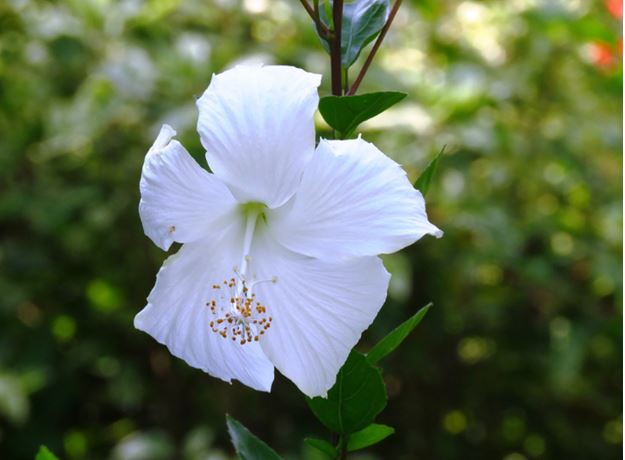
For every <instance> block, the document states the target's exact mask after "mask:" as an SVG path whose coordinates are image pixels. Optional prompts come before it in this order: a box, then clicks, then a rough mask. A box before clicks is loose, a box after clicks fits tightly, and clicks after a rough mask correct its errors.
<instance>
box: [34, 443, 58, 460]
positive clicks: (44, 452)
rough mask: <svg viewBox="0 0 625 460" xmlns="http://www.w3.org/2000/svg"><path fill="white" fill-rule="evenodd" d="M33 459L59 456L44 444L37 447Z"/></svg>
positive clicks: (47, 459)
mask: <svg viewBox="0 0 625 460" xmlns="http://www.w3.org/2000/svg"><path fill="white" fill-rule="evenodd" d="M35 460H59V458H58V457H57V456H56V455H54V454H53V453H52V452H50V449H48V448H47V447H46V446H41V447H39V452H37V455H36V456H35Z"/></svg>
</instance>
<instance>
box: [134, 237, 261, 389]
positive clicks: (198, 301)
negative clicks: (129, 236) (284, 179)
mask: <svg viewBox="0 0 625 460" xmlns="http://www.w3.org/2000/svg"><path fill="white" fill-rule="evenodd" d="M229 240H232V241H229ZM237 242H240V240H238V239H235V238H228V239H227V240H226V241H221V242H219V243H216V242H214V241H211V242H197V243H189V244H185V245H184V246H183V247H182V248H181V249H180V251H179V252H178V253H177V254H175V255H173V256H171V257H169V258H168V259H167V260H166V261H165V263H164V264H163V267H162V268H161V270H160V271H159V273H158V276H157V280H156V285H155V286H154V289H153V290H152V292H151V293H150V295H149V297H148V304H147V306H146V307H145V308H144V309H143V310H142V311H141V312H139V314H138V315H137V316H136V317H135V327H136V328H137V329H140V330H142V331H145V332H147V333H148V334H150V335H151V336H152V337H154V338H155V339H156V340H158V341H159V342H160V343H162V344H164V345H167V347H168V348H169V350H170V352H171V353H172V354H173V355H175V356H177V357H179V358H182V359H184V360H185V361H186V362H187V364H189V365H190V366H193V367H196V368H198V369H202V370H203V371H205V372H208V373H209V374H211V375H212V376H214V377H218V378H220V379H222V380H225V381H226V382H230V380H231V379H237V380H239V381H240V382H242V383H244V384H245V385H248V386H250V387H252V388H255V389H257V390H262V391H269V390H270V389H271V383H272V381H273V365H272V364H271V362H270V361H269V360H268V359H267V357H266V356H265V354H264V353H263V351H262V350H261V348H260V345H259V344H258V343H247V344H245V345H240V344H239V342H238V341H236V342H233V341H232V340H230V338H223V337H221V336H220V335H218V334H217V333H215V332H213V331H212V330H211V327H210V326H209V323H210V321H211V320H215V315H213V314H212V313H211V311H210V308H209V307H207V306H206V302H208V301H210V300H213V299H215V300H217V299H216V292H217V291H216V290H214V289H213V288H212V286H213V285H214V284H219V283H223V281H224V280H227V279H230V278H232V277H233V276H234V274H233V267H234V266H235V265H236V264H237V263H239V262H240V261H238V260H237V257H240V254H239V255H238V256H237V250H236V248H237V244H235V243H237ZM241 248H242V243H241ZM241 248H239V249H241Z"/></svg>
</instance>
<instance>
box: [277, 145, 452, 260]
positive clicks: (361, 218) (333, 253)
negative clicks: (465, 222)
mask: <svg viewBox="0 0 625 460" xmlns="http://www.w3.org/2000/svg"><path fill="white" fill-rule="evenodd" d="M268 218H269V219H270V222H271V231H272V232H273V234H274V235H275V237H276V238H277V239H278V240H279V241H280V243H282V244H284V245H285V246H287V247H288V248H289V249H292V250H293V251H296V252H300V253H302V254H307V255H309V256H313V257H319V258H323V259H339V258H344V257H350V256H370V255H375V254H384V253H392V252H395V251H397V250H399V249H401V248H403V247H405V246H408V245H409V244H412V243H414V242H415V241H416V240H418V239H419V238H421V237H422V236H423V235H426V234H431V235H435V236H437V237H441V236H442V234H443V232H442V231H440V230H439V229H438V228H436V227H435V226H434V225H432V224H431V223H430V222H429V221H428V218H427V215H426V212H425V202H424V200H423V196H422V195H421V193H420V192H419V191H418V190H415V189H414V187H413V186H412V185H411V184H410V182H409V181H408V178H407V177H406V173H405V172H404V170H403V169H402V168H401V167H400V166H399V165H398V164H397V163H395V162H394V161H393V160H391V159H390V158H389V157H387V156H386V155H384V154H383V153H382V152H380V151H379V150H378V149H377V148H376V147H375V146H374V145H373V144H370V143H368V142H365V141H363V140H362V139H354V140H347V141H324V140H322V141H321V142H320V143H319V146H318V147H317V150H316V151H315V155H314V156H313V159H312V160H311V162H310V163H309V164H308V166H307V168H306V170H305V171H304V176H303V177H302V182H301V184H300V187H299V189H298V191H297V193H296V195H295V196H294V198H293V200H292V201H291V202H289V203H287V205H285V206H283V207H282V208H280V209H276V210H274V211H271V215H269V216H268Z"/></svg>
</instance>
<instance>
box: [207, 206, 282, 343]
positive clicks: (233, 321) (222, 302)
mask: <svg viewBox="0 0 625 460" xmlns="http://www.w3.org/2000/svg"><path fill="white" fill-rule="evenodd" d="M241 207H242V210H243V212H244V214H245V216H246V224H245V234H244V236H243V256H242V259H241V264H240V265H239V266H240V267H241V268H240V270H239V269H238V268H237V267H234V269H233V271H234V274H235V275H236V277H233V278H230V279H229V280H224V281H223V282H222V283H221V284H213V286H212V288H213V292H214V293H215V294H216V297H215V298H213V299H211V300H209V301H208V302H206V306H207V307H208V308H210V311H211V313H212V314H213V316H214V319H212V320H211V321H210V323H209V326H210V328H211V330H212V331H213V332H215V333H216V334H219V335H220V336H222V337H223V338H224V339H227V338H229V339H231V340H232V341H233V342H237V341H238V342H239V344H241V345H245V344H246V343H251V342H258V341H259V340H260V336H262V335H263V334H264V333H265V332H266V331H267V329H269V328H270V327H271V322H272V321H273V318H272V317H271V316H269V315H268V314H267V307H266V306H265V305H263V304H262V303H261V302H260V301H259V300H258V299H257V298H256V294H255V293H253V292H252V290H253V288H254V286H256V285H257V284H259V283H265V282H271V283H277V282H278V279H277V278H276V277H273V278H271V279H268V280H254V281H252V282H248V280H247V278H246V275H247V272H248V269H249V264H250V260H251V258H250V255H249V253H250V248H251V246H252V237H253V235H254V229H255V228H256V222H257V220H258V217H259V216H262V215H263V214H262V213H263V210H264V209H265V208H266V206H265V205H264V204H262V203H256V202H250V203H246V204H244V205H242V206H241Z"/></svg>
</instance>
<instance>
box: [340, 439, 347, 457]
mask: <svg viewBox="0 0 625 460" xmlns="http://www.w3.org/2000/svg"><path fill="white" fill-rule="evenodd" d="M338 458H339V460H346V459H347V436H344V435H341V437H340V438H339V457H338Z"/></svg>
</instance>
